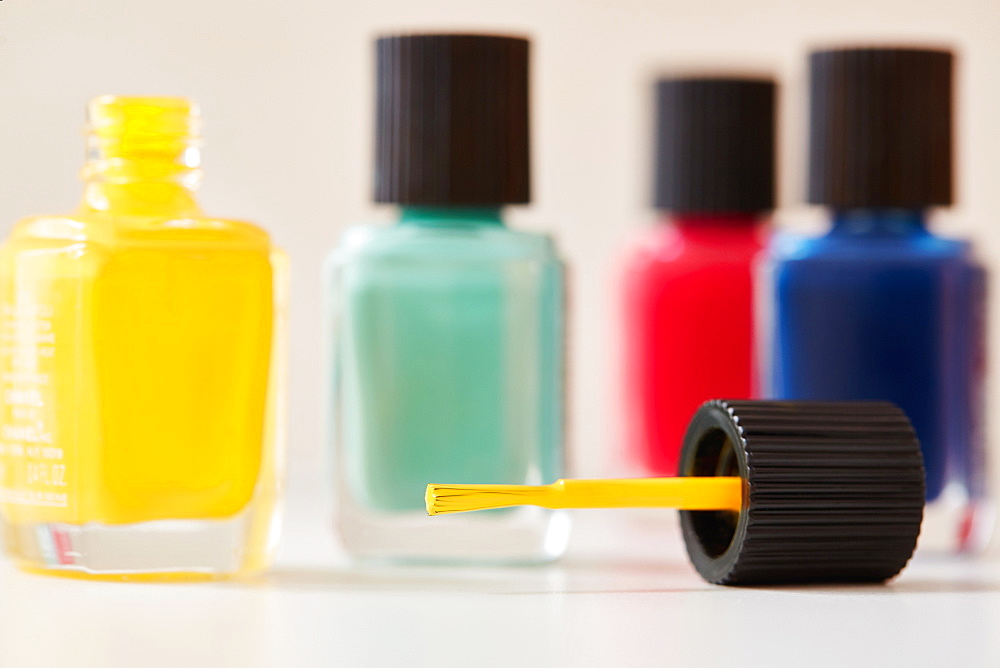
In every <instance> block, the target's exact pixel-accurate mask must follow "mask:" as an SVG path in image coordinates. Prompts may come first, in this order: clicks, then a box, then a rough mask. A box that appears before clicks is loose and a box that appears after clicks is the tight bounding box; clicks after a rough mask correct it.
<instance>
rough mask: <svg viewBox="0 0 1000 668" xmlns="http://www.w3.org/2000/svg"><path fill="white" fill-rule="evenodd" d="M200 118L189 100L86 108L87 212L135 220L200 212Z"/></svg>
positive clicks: (98, 102) (128, 100) (131, 100)
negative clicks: (129, 215)
mask: <svg viewBox="0 0 1000 668" xmlns="http://www.w3.org/2000/svg"><path fill="white" fill-rule="evenodd" d="M199 126H200V118H199V115H198V109H197V107H196V106H195V105H194V103H192V102H191V101H189V100H186V99H184V98H175V97H119V96H111V95H107V96H102V97H98V98H95V99H94V100H92V101H91V103H90V105H89V106H88V109H87V126H86V136H87V162H86V165H85V166H84V168H83V171H82V174H81V176H82V178H83V180H84V181H85V182H86V183H87V189H86V193H85V197H84V207H85V208H87V209H94V210H99V211H110V210H115V211H120V212H121V213H132V214H137V215H153V214H155V213H158V212H161V211H162V212H163V213H169V214H176V213H192V212H196V211H197V210H198V207H197V204H196V203H195V201H194V191H195V189H196V188H197V187H198V184H199V182H200V180H201V169H200V166H201V142H200V137H199V134H198V133H199Z"/></svg>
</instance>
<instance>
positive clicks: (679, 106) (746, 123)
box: [654, 78, 775, 213]
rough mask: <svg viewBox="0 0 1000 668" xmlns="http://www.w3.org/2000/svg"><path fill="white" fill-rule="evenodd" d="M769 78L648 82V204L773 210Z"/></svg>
mask: <svg viewBox="0 0 1000 668" xmlns="http://www.w3.org/2000/svg"><path fill="white" fill-rule="evenodd" d="M774 103H775V84H774V82H773V81H769V80H764V79H742V78H677V79H663V80H661V81H658V82H657V84H656V171H655V179H656V182H655V185H654V205H655V206H656V208H658V209H666V210H668V211H674V212H677V213H742V212H758V211H767V210H768V209H772V208H774V150H775V149H774V142H775V139H774V137H775V132H774Z"/></svg>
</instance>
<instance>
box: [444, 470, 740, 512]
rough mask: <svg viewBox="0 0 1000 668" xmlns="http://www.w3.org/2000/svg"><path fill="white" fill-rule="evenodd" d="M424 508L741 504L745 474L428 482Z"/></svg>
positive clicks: (682, 507) (727, 506) (685, 507)
mask: <svg viewBox="0 0 1000 668" xmlns="http://www.w3.org/2000/svg"><path fill="white" fill-rule="evenodd" d="M426 501H427V512H428V514H430V515H437V514H439V513H460V512H465V511H469V510H484V509H486V508H507V507H510V506H541V507H542V508H678V509H680V510H739V509H740V508H741V507H742V505H743V479H742V478H736V477H714V478H694V477H681V478H637V479H634V480H557V481H556V482H555V483H553V484H551V485H539V486H531V485H428V486H427V497H426Z"/></svg>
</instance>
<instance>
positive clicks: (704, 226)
mask: <svg viewBox="0 0 1000 668" xmlns="http://www.w3.org/2000/svg"><path fill="white" fill-rule="evenodd" d="M660 220H661V221H662V222H664V223H666V224H668V225H670V226H672V227H673V228H674V229H676V230H677V231H678V232H680V233H681V235H683V237H684V238H685V239H688V240H694V241H698V240H704V241H708V242H713V243H715V242H717V241H719V240H720V239H733V240H740V239H755V238H757V237H758V236H759V235H760V233H761V228H762V227H764V226H765V225H767V221H768V218H767V217H766V216H765V215H762V214H760V213H753V212H739V213H725V214H700V213H686V214H673V213H666V214H663V215H662V216H661V218H660Z"/></svg>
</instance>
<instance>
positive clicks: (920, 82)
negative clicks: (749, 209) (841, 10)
mask: <svg viewBox="0 0 1000 668" xmlns="http://www.w3.org/2000/svg"><path fill="white" fill-rule="evenodd" d="M952 63H953V57H952V54H951V53H950V52H947V51H937V50H919V49H884V48H870V49H839V50H828V51H819V52H815V53H813V54H812V55H811V58H810V70H811V85H810V98H811V99H810V114H811V124H810V175H809V176H810V179H809V199H810V202H812V203H814V204H820V205H824V206H827V207H829V208H830V209H831V212H832V221H833V225H832V228H831V230H830V231H829V232H828V233H827V234H826V235H824V236H822V237H819V238H808V239H806V238H796V237H792V236H789V235H784V236H781V237H779V238H777V239H776V240H775V242H774V244H773V246H772V249H771V253H770V260H769V262H768V263H767V264H766V267H765V272H766V273H768V274H770V275H769V277H768V279H767V281H766V282H765V285H767V286H769V287H768V288H766V289H767V290H768V293H769V294H768V295H767V296H766V297H767V298H766V299H765V300H764V301H765V303H766V304H768V305H769V307H770V308H771V309H772V310H773V312H772V313H770V314H767V315H768V316H769V317H768V318H766V320H767V321H768V324H767V326H768V327H769V328H770V330H771V332H770V337H769V340H770V342H769V344H768V345H767V348H768V349H767V350H766V351H765V355H766V358H767V359H768V362H767V366H768V367H769V368H768V372H769V374H768V375H769V386H770V391H771V394H772V396H774V397H776V398H780V399H840V400H853V399H858V400H862V399H886V400H890V401H893V402H895V403H896V404H898V405H899V406H900V407H901V408H903V410H905V411H906V413H907V414H908V415H909V416H910V418H911V420H912V421H913V425H914V428H915V429H916V431H917V434H918V436H919V437H920V441H921V444H922V449H923V456H924V465H925V468H926V474H927V486H926V491H927V501H928V504H929V507H928V522H927V523H926V524H927V526H926V527H925V531H924V536H922V538H921V541H922V542H923V543H925V544H933V545H935V546H936V547H942V548H947V549H956V550H965V549H971V548H974V547H976V546H977V544H980V543H981V542H982V541H983V540H984V536H983V535H982V534H983V530H984V529H985V527H984V525H985V524H986V523H985V522H981V521H978V520H980V519H981V518H982V517H983V516H984V515H985V514H986V513H985V512H984V510H985V502H986V499H985V489H984V482H983V473H984V465H983V447H982V429H981V425H982V419H981V409H980V407H981V403H982V379H983V371H984V366H985V362H984V353H983V348H984V326H983V324H984V314H985V304H984V293H985V272H984V270H983V269H982V267H981V266H980V265H979V264H978V263H977V262H976V260H975V259H974V257H973V254H972V249H971V247H970V244H969V243H967V242H965V241H957V240H952V239H944V238H941V237H938V236H936V235H934V234H933V233H931V232H930V231H929V229H928V226H927V221H928V210H929V209H930V208H931V207H936V206H946V205H949V204H951V202H952V175H951V162H952V147H951V144H952V127H951V126H952V123H951V114H952V77H951V74H952ZM765 308H767V307H765ZM892 465H893V462H891V461H887V462H886V466H887V467H888V466H892Z"/></svg>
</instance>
